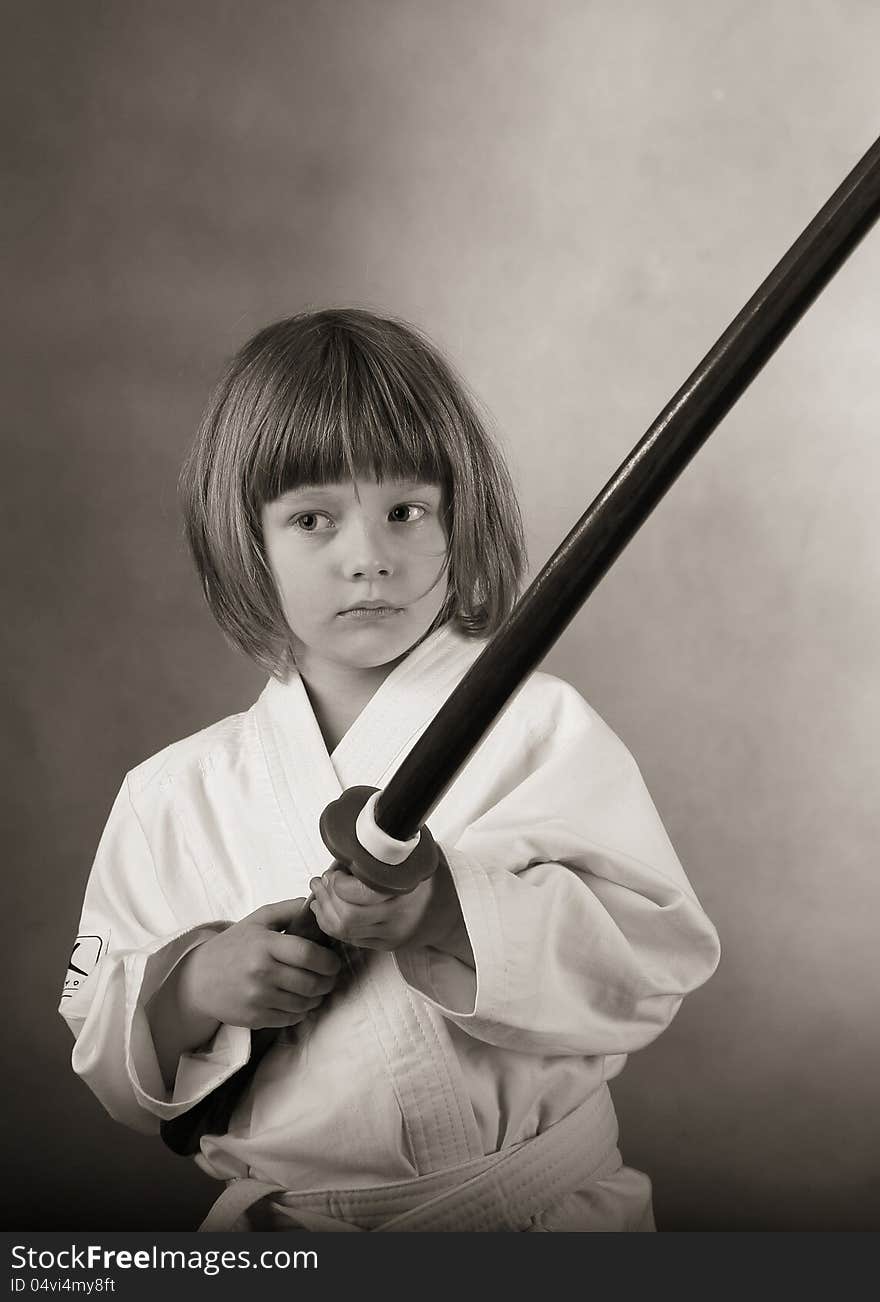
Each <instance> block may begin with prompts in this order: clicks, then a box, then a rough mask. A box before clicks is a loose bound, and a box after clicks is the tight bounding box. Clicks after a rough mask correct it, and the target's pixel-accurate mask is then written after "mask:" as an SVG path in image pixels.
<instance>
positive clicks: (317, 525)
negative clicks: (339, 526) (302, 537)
mask: <svg viewBox="0 0 880 1302" xmlns="http://www.w3.org/2000/svg"><path fill="white" fill-rule="evenodd" d="M322 520H323V521H325V522H326V524H327V525H329V524H330V523H331V520H330V517H329V516H327V515H324V513H323V511H303V513H302V515H297V516H295V517H294V519H293V520H291V522H290V523H291V524H292V525H293V527H294V528H295V529H299V531H300V532H301V533H318V532H319V531H320V532H323V529H321V521H322Z"/></svg>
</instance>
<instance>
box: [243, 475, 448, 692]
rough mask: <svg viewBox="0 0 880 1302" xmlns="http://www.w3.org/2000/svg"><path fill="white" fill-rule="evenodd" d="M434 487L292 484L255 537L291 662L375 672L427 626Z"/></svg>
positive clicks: (436, 512) (432, 588) (436, 585)
mask: <svg viewBox="0 0 880 1302" xmlns="http://www.w3.org/2000/svg"><path fill="white" fill-rule="evenodd" d="M441 510H442V490H441V488H440V486H439V485H438V484H426V483H419V482H417V481H410V480H386V481H385V482H383V483H379V482H378V481H377V480H375V479H358V480H356V481H355V482H354V483H352V482H351V481H349V480H346V481H344V482H342V483H337V484H320V485H313V486H306V487H302V488H295V489H291V490H290V492H287V493H285V494H284V495H283V496H282V497H279V498H278V499H277V500H276V501H274V502H268V503H266V505H265V506H264V507H263V509H262V527H263V542H264V545H265V551H266V557H267V560H268V562H269V567H270V569H271V571H272V575H273V577H274V579H275V583H276V586H277V589H278V595H279V597H280V600H281V606H282V609H283V611H284V615H285V618H286V620H287V623H288V625H289V626H290V629H291V632H292V634H293V652H294V655H295V657H296V662H297V667H298V668H299V669H300V671H301V672H302V673H303V675H304V676H305V677H308V673H309V670H310V669H314V668H316V667H319V666H320V664H321V662H324V663H326V662H331V663H333V664H335V665H338V666H346V667H349V668H351V669H373V668H375V667H376V666H379V665H385V664H388V663H389V662H391V661H394V660H398V659H399V658H400V657H401V656H402V655H404V654H405V653H406V652H407V651H408V650H409V649H410V647H412V646H414V645H415V643H416V642H418V640H419V639H420V638H421V637H422V636H423V635H424V634H425V633H426V632H427V630H428V629H429V628H430V626H431V624H432V623H433V621H434V619H435V618H436V616H437V615H438V614H439V612H440V610H441V608H442V606H443V602H444V600H445V598H446V575H445V572H444V568H443V567H444V564H445V561H446V534H445V531H444V528H443V523H442V518H441Z"/></svg>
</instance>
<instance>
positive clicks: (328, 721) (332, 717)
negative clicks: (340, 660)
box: [297, 656, 403, 754]
mask: <svg viewBox="0 0 880 1302" xmlns="http://www.w3.org/2000/svg"><path fill="white" fill-rule="evenodd" d="M401 659H403V657H402V656H401V657H400V659H398V660H392V661H390V662H389V663H388V664H385V665H376V666H374V667H371V668H367V669H352V668H351V667H350V666H349V665H339V664H335V663H334V662H333V661H328V660H317V661H315V660H313V659H309V660H307V661H306V662H305V663H304V664H302V665H299V664H298V665H297V668H298V670H299V675H300V678H301V679H302V682H303V686H304V687H305V689H306V695H307V696H308V698H309V703H310V705H311V707H312V710H313V712H314V715H315V719H316V720H317V723H318V727H319V728H320V730H321V736H322V737H323V738H324V745H325V746H326V747H327V751H328V754H332V752H333V751H334V750H335V749H336V747H337V746H338V745H339V743H340V741H341V740H342V738H343V737H344V736H345V734H346V733H347V732H348V730H349V728H350V727H351V725H352V724H353V723H354V721H355V719H356V718H357V717H358V715H359V714H360V713H361V711H362V710H363V709H364V708H365V706H366V705H367V704H368V703H369V701H370V700H371V699H372V698H373V696H374V695H375V694H376V692H377V691H378V690H379V688H380V687H381V686H382V684H383V683H384V681H385V679H386V678H387V677H388V675H389V674H390V673H391V671H392V670H393V669H394V667H395V666H396V665H398V664H399V663H400V660H401Z"/></svg>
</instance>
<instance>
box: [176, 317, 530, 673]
mask: <svg viewBox="0 0 880 1302" xmlns="http://www.w3.org/2000/svg"><path fill="white" fill-rule="evenodd" d="M357 477H361V478H375V479H376V480H378V481H380V482H382V481H385V480H394V479H416V480H421V481H423V482H427V483H435V484H439V485H440V486H441V488H442V514H443V525H444V528H445V532H446V538H447V559H446V571H447V596H446V601H445V602H444V605H443V607H442V609H441V611H440V613H439V615H438V616H437V619H436V621H435V622H434V624H433V625H432V628H431V630H429V631H433V630H434V629H435V628H439V627H440V626H441V625H443V624H446V623H451V624H452V625H453V626H454V627H455V628H456V629H457V630H458V631H459V632H461V633H463V634H464V635H465V636H468V637H487V636H489V635H491V634H492V633H494V632H495V631H496V630H497V629H498V628H499V626H500V625H501V623H502V622H503V621H504V619H505V618H506V617H507V615H508V614H509V613H510V610H511V609H512V607H513V605H514V603H515V601H516V599H517V596H518V595H519V590H520V583H521V579H522V574H523V570H524V567H525V543H524V537H523V527H522V520H521V517H520V511H519V507H518V505H517V501H516V496H515V493H514V490H513V485H512V483H511V479H510V475H509V473H508V471H507V468H506V466H505V464H504V461H503V459H502V457H501V454H500V453H499V451H498V449H497V448H496V447H495V446H494V444H493V443H492V441H491V439H490V438H489V435H488V434H487V432H486V430H485V428H484V426H483V423H482V421H481V420H480V418H479V416H478V414H477V411H476V409H475V406H474V403H473V401H472V400H471V399H470V398H469V396H468V394H467V392H466V390H465V387H464V385H463V384H462V382H461V381H460V380H459V379H458V377H457V376H456V375H455V374H454V373H453V371H452V370H451V368H450V367H449V366H448V365H447V363H446V362H445V361H444V360H443V358H442V357H441V356H440V355H439V353H438V352H437V350H436V349H435V348H434V347H433V346H432V345H431V344H430V343H429V342H428V341H427V340H426V339H424V338H423V337H422V336H421V335H420V334H418V333H417V332H416V331H415V330H414V329H413V328H412V327H410V326H408V325H406V324H404V323H403V322H401V321H395V320H391V319H385V318H382V317H378V316H375V315H373V314H372V313H371V312H366V311H362V310H358V309H353V308H339V309H326V310H323V311H316V312H307V313H302V314H300V315H298V316H294V317H290V318H288V319H287V320H284V321H278V322H276V323H275V324H274V325H270V326H267V327H266V328H265V329H263V330H261V331H260V332H259V333H258V334H256V335H255V336H254V337H253V339H251V340H250V341H249V342H248V343H246V344H245V345H244V347H243V348H242V349H241V350H240V351H239V352H238V353H237V354H236V356H235V357H234V358H233V359H232V361H231V362H230V364H229V366H228V368H227V370H226V373H225V375H224V376H223V378H222V380H221V382H220V384H219V386H218V388H217V390H216V392H215V394H214V396H213V398H212V400H211V403H210V405H209V407H208V410H207V411H206V413H205V416H204V418H203V420H202V424H201V427H200V429H199V432H198V435H197V437H196V440H195V442H194V444H193V447H192V449H191V451H190V453H189V456H188V458H187V460H186V463H185V465H184V467H183V471H182V473H181V479H180V489H181V500H182V506H183V513H184V520H185V525H186V536H187V541H188V542H189V546H190V549H191V551H192V554H193V557H194V559H195V563H196V567H197V569H198V572H199V575H200V576H201V580H202V585H203V588H204V592H205V596H206V598H207V601H208V605H209V606H210V608H211V611H212V613H213V614H214V617H215V618H216V620H217V622H218V623H219V624H220V627H221V628H222V629H223V631H224V633H225V634H226V635H227V637H228V638H229V639H230V640H231V641H232V642H233V643H234V644H235V645H236V646H237V647H239V649H240V650H242V651H244V653H245V654H246V655H248V656H250V657H251V659H253V660H255V661H256V662H257V663H258V664H259V665H261V666H262V667H263V668H265V669H267V670H268V671H269V673H270V674H272V675H273V676H274V677H276V678H279V679H282V680H283V679H284V678H285V677H286V676H287V674H288V672H289V670H290V668H291V667H292V666H293V664H294V659H293V651H292V648H291V638H290V630H289V628H288V626H287V622H286V620H285V618H284V615H283V613H282V610H281V604H280V602H279V599H278V595H277V591H276V588H275V582H274V579H273V577H272V573H271V571H270V568H269V565H268V562H267V560H266V556H265V552H264V548H263V536H262V527H261V510H262V507H263V506H264V505H265V504H266V503H267V502H272V501H274V500H275V499H276V498H278V497H280V496H281V495H282V493H286V492H288V491H289V490H290V489H293V488H298V487H301V486H303V485H305V484H326V483H339V482H342V481H345V480H354V479H355V478H357Z"/></svg>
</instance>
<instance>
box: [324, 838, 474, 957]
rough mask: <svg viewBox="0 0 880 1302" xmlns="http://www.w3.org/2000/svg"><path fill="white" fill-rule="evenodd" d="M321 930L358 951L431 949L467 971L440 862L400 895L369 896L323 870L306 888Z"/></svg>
mask: <svg viewBox="0 0 880 1302" xmlns="http://www.w3.org/2000/svg"><path fill="white" fill-rule="evenodd" d="M309 889H310V890H311V891H312V893H313V895H314V897H315V899H314V901H313V903H312V912H313V913H314V915H315V917H316V919H317V921H318V925H319V926H320V928H321V930H322V931H323V932H324V933H325V934H326V935H328V936H333V937H334V938H335V939H336V940H342V941H345V942H346V943H347V944H349V945H356V946H358V947H360V948H362V949H379V950H386V951H387V950H396V949H402V948H403V947H404V946H407V945H411V946H422V945H433V946H435V947H436V948H437V949H442V950H445V951H447V952H449V953H452V954H455V955H456V957H459V958H462V959H463V961H465V962H468V963H470V964H471V965H473V954H472V952H471V947H470V943H469V941H468V938H467V932H466V930H465V926H464V918H463V917H462V913H461V906H460V904H459V902H458V896H457V895H456V892H455V886H454V885H453V882H452V875H451V873H450V872H449V868H448V866H447V864H446V862H445V860H443V859H441V862H440V865H439V867H438V868H437V871H436V872H435V873H434V875H433V876H432V877H429V878H428V879H427V881H423V882H421V883H420V884H419V885H418V886H416V888H415V889H414V890H412V891H410V892H409V893H408V894H406V895H389V894H387V893H385V892H380V891H374V890H371V888H370V887H369V886H366V885H364V883H363V882H361V881H358V879H357V878H356V877H353V876H352V875H351V873H347V872H344V871H342V870H341V869H339V868H329V869H328V870H327V872H325V873H324V875H323V877H315V878H313V880H312V881H311V882H309Z"/></svg>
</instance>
